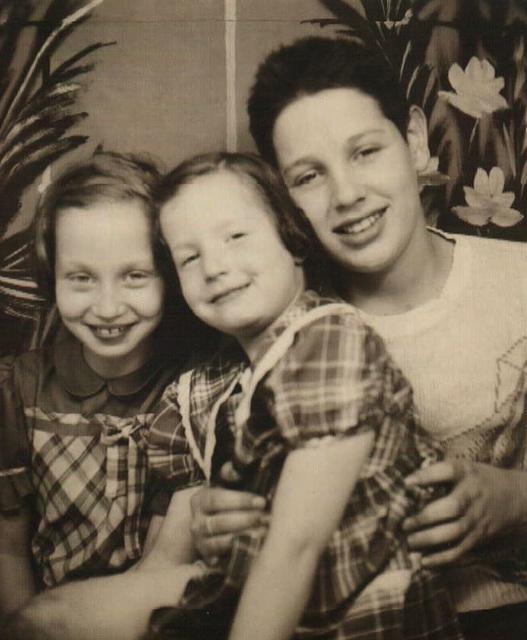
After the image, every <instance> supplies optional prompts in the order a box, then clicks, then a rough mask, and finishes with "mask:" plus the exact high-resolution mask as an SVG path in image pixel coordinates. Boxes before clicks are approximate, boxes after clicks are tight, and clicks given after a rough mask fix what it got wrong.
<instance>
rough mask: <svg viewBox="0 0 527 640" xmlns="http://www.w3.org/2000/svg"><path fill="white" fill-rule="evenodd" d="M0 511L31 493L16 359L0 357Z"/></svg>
mask: <svg viewBox="0 0 527 640" xmlns="http://www.w3.org/2000/svg"><path fill="white" fill-rule="evenodd" d="M0 421H1V422H0V511H2V513H9V512H13V511H16V510H18V509H20V507H21V506H22V504H23V502H24V499H25V498H26V497H27V496H29V495H31V494H32V493H33V487H32V483H31V476H30V462H31V454H30V447H29V441H28V437H27V430H26V426H25V420H24V410H23V406H22V400H21V398H20V395H19V393H18V391H17V385H16V360H15V358H13V357H9V358H3V359H1V360H0Z"/></svg>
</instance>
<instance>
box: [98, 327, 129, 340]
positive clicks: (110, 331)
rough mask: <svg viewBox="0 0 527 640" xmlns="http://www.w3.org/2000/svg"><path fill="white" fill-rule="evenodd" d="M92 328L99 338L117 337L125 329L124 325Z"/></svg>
mask: <svg viewBox="0 0 527 640" xmlns="http://www.w3.org/2000/svg"><path fill="white" fill-rule="evenodd" d="M93 330H94V331H95V333H96V334H97V335H98V336H99V337H101V338H117V336H120V335H122V334H123V333H124V332H125V331H126V327H93Z"/></svg>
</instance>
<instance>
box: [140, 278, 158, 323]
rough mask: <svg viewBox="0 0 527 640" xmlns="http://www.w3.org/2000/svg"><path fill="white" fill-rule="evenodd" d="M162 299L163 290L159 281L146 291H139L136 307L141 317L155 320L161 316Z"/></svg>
mask: <svg viewBox="0 0 527 640" xmlns="http://www.w3.org/2000/svg"><path fill="white" fill-rule="evenodd" d="M164 298H165V288H164V286H163V283H162V282H161V281H160V282H158V283H155V284H152V286H151V287H149V288H148V289H145V290H142V291H139V292H138V295H137V298H136V305H137V308H138V309H140V311H141V314H142V315H144V316H146V317H148V318H156V317H158V316H161V315H162V314H163V306H164Z"/></svg>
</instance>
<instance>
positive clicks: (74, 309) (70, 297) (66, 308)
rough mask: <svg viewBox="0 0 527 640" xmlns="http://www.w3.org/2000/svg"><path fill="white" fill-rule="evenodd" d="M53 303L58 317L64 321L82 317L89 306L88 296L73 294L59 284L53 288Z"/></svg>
mask: <svg viewBox="0 0 527 640" xmlns="http://www.w3.org/2000/svg"><path fill="white" fill-rule="evenodd" d="M55 302H56V304H57V310H58V313H59V315H60V316H61V317H62V318H64V319H65V320H68V319H72V320H73V319H75V318H77V317H80V316H82V314H83V313H84V312H85V311H86V309H87V308H88V307H89V306H90V300H89V296H87V295H86V294H80V293H73V292H71V291H69V290H67V289H66V288H65V287H62V286H61V285H60V284H57V285H56V287H55Z"/></svg>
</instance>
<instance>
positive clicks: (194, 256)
mask: <svg viewBox="0 0 527 640" xmlns="http://www.w3.org/2000/svg"><path fill="white" fill-rule="evenodd" d="M197 259H198V254H197V253H192V254H191V255H189V256H185V257H184V258H183V259H181V260H180V261H179V264H180V265H181V266H182V267H186V266H187V265H189V264H191V263H192V262H195V261H196V260H197Z"/></svg>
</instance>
